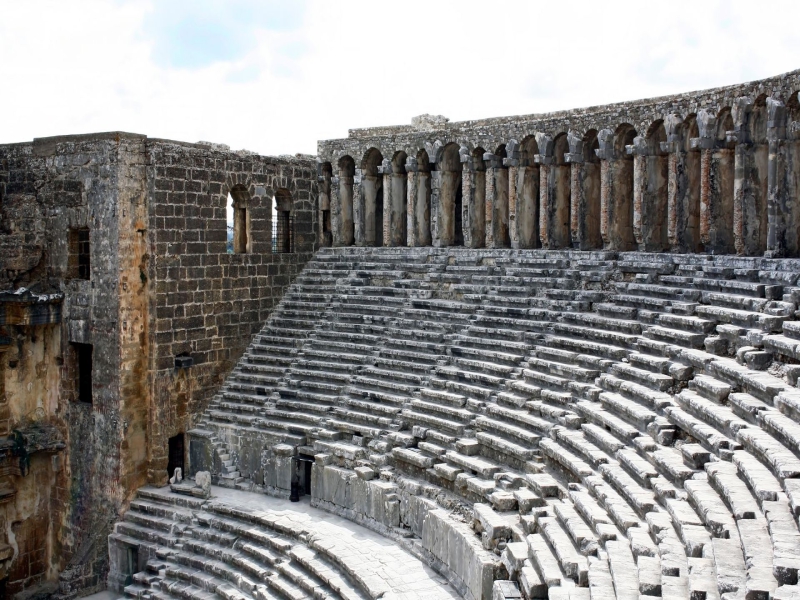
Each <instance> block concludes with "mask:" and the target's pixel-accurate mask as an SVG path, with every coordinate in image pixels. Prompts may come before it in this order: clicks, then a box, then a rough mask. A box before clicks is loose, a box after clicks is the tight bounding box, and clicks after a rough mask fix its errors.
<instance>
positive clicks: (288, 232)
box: [272, 210, 294, 254]
mask: <svg viewBox="0 0 800 600" xmlns="http://www.w3.org/2000/svg"><path fill="white" fill-rule="evenodd" d="M275 217H276V219H275V221H273V223H272V252H273V253H275V254H284V253H288V252H294V216H293V215H292V213H291V211H288V210H279V211H277V212H276V213H275Z"/></svg>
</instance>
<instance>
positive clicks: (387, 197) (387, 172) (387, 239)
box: [375, 158, 398, 246]
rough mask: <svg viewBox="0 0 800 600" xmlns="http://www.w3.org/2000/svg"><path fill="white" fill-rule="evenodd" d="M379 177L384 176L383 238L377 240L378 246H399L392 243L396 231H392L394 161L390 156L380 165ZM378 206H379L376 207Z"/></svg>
mask: <svg viewBox="0 0 800 600" xmlns="http://www.w3.org/2000/svg"><path fill="white" fill-rule="evenodd" d="M378 173H379V175H378V176H379V177H380V176H383V181H382V185H383V211H382V215H383V228H382V229H383V239H381V240H375V245H376V246H397V245H398V244H393V243H392V238H393V237H394V232H393V231H392V205H393V204H394V202H393V198H392V191H393V190H392V173H393V170H392V163H391V161H390V160H389V159H388V158H384V159H383V162H382V163H381V166H380V167H378ZM376 208H377V207H376Z"/></svg>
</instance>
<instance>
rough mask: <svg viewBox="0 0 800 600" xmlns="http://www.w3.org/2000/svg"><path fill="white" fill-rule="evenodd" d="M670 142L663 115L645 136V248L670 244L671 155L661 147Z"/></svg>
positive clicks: (656, 248) (651, 249)
mask: <svg viewBox="0 0 800 600" xmlns="http://www.w3.org/2000/svg"><path fill="white" fill-rule="evenodd" d="M666 142H667V130H666V128H665V127H664V121H663V119H658V120H656V121H654V122H653V123H651V125H650V127H649V128H648V130H647V135H646V136H645V146H646V154H645V156H643V157H642V159H643V162H644V173H643V176H644V181H642V182H641V185H642V192H643V195H642V242H643V244H642V246H643V247H642V249H643V250H646V251H648V252H663V251H664V250H667V249H668V248H669V241H668V237H667V225H668V220H667V204H668V202H669V179H668V177H669V175H668V168H669V156H668V154H667V152H665V151H664V150H663V149H662V144H666Z"/></svg>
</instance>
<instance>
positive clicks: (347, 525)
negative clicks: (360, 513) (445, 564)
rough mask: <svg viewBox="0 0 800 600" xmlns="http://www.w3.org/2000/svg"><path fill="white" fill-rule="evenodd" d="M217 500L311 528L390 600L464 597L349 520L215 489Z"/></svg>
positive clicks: (284, 502) (302, 504)
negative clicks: (385, 588) (381, 585)
mask: <svg viewBox="0 0 800 600" xmlns="http://www.w3.org/2000/svg"><path fill="white" fill-rule="evenodd" d="M212 500H218V501H221V502H225V503H226V504H236V505H239V506H247V507H250V508H257V509H259V510H264V511H268V512H273V513H279V514H282V515H283V516H285V517H286V518H288V519H291V520H292V521H295V522H297V524H298V526H300V527H304V528H307V529H308V528H311V529H313V530H314V532H315V533H316V534H317V535H318V536H319V538H318V539H320V541H324V543H326V544H328V545H330V546H331V547H332V548H334V552H335V554H336V556H337V557H339V558H340V559H341V560H342V562H343V563H345V564H346V565H347V566H348V568H352V569H354V570H355V571H356V572H357V573H359V574H360V575H361V576H364V577H370V576H372V577H376V578H380V579H382V580H383V581H385V582H386V584H387V585H388V587H389V589H391V592H389V593H387V594H386V595H384V596H383V598H384V599H385V600H390V599H392V600H417V599H419V600H422V599H425V600H439V599H441V600H445V599H454V598H460V596H459V595H458V594H456V592H455V591H454V590H453V589H452V588H451V587H450V585H449V584H448V583H447V580H446V579H444V577H442V576H441V575H439V574H437V573H436V572H435V571H434V570H433V569H430V568H429V567H427V566H425V564H424V563H422V561H420V560H419V559H418V558H416V557H414V556H412V555H411V554H409V553H408V552H406V551H405V550H404V549H402V548H401V547H399V546H398V545H397V544H395V543H394V542H393V541H392V540H389V539H387V538H385V537H383V536H381V535H378V534H377V533H373V532H372V531H370V530H369V529H366V528H364V527H361V526H360V525H357V524H355V523H353V522H351V521H348V520H347V519H343V518H341V517H337V516H336V515H332V514H330V513H327V512H325V511H323V510H319V509H317V508H313V507H312V506H311V505H310V504H309V503H308V502H307V501H306V502H289V501H288V500H283V499H279V498H273V497H271V496H266V495H264V494H255V493H251V492H241V491H238V490H230V489H227V488H218V487H214V488H212Z"/></svg>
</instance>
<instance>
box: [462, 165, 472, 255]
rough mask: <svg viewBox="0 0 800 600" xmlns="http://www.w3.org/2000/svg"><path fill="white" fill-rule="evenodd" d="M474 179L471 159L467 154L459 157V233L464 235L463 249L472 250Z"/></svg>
mask: <svg viewBox="0 0 800 600" xmlns="http://www.w3.org/2000/svg"><path fill="white" fill-rule="evenodd" d="M474 186H475V177H474V172H473V169H472V157H471V156H469V154H467V155H466V156H464V155H463V154H462V155H461V206H462V208H463V211H462V215H463V216H462V218H461V219H462V220H461V231H462V232H463V235H464V247H465V248H474V247H475V246H474V243H475V236H474V235H472V233H473V231H472V229H473V225H474V221H475V214H474V207H473V206H472V203H473V202H474V200H475V190H474Z"/></svg>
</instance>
